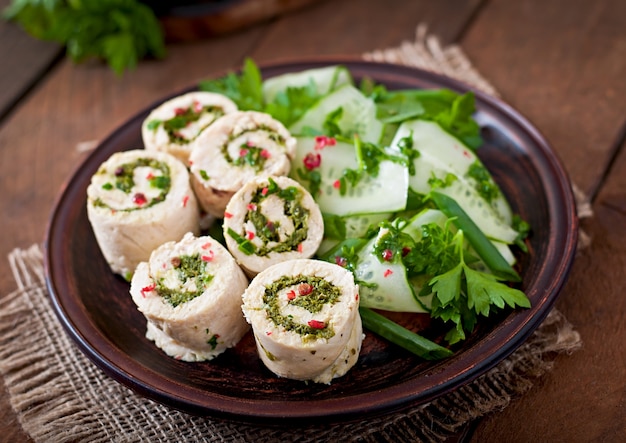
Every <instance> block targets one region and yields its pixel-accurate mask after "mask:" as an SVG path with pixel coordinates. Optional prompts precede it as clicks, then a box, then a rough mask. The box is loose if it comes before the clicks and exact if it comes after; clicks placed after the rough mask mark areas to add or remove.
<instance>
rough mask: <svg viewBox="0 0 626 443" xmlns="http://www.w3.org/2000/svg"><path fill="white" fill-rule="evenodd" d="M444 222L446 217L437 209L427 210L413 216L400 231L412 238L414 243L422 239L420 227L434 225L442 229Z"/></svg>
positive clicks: (446, 219)
mask: <svg viewBox="0 0 626 443" xmlns="http://www.w3.org/2000/svg"><path fill="white" fill-rule="evenodd" d="M446 221H448V217H446V215H445V214H444V213H443V212H441V211H440V210H438V209H430V208H427V209H424V210H422V211H421V212H419V213H417V214H415V216H413V218H411V220H410V221H409V223H408V224H407V225H406V226H405V227H404V228H402V231H404V232H406V233H407V234H409V235H410V236H411V237H413V239H414V240H415V241H420V239H421V238H422V226H424V225H428V224H430V223H436V224H437V225H439V226H440V227H442V228H443V227H444V226H445V224H446Z"/></svg>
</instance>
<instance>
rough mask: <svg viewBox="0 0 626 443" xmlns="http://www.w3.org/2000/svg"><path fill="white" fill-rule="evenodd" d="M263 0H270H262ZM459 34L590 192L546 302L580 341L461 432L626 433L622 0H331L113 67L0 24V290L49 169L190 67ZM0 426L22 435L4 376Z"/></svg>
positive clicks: (187, 81)
mask: <svg viewBox="0 0 626 443" xmlns="http://www.w3.org/2000/svg"><path fill="white" fill-rule="evenodd" d="M269 3H272V2H269ZM6 4H8V0H0V6H3V5H6ZM419 22H423V23H427V24H428V26H429V31H430V32H431V33H433V34H435V35H437V36H438V37H439V38H440V39H441V41H442V42H443V43H444V44H450V43H456V44H458V45H460V46H461V47H462V49H463V50H464V51H465V53H466V54H467V55H468V56H469V58H470V59H471V61H472V63H473V64H474V65H475V67H476V68H477V69H478V71H479V72H481V73H482V74H483V75H484V76H485V77H486V78H487V79H488V80H489V81H490V82H491V83H492V84H493V85H494V86H495V88H496V89H497V90H498V91H499V92H500V93H501V95H502V98H503V99H504V100H505V101H507V102H508V103H509V104H510V105H512V106H513V107H514V108H516V109H517V110H519V111H520V112H521V113H522V114H524V115H525V116H527V117H528V118H529V119H530V120H531V121H532V122H534V124H535V125H536V126H537V127H538V128H539V130H540V131H541V132H542V133H543V134H544V135H545V136H546V137H547V139H548V140H549V141H550V142H551V143H552V145H553V147H554V149H555V151H556V152H557V153H558V155H559V156H560V158H561V160H562V162H563V164H564V166H565V168H566V169H567V171H568V172H569V174H570V177H571V179H572V181H573V182H574V183H575V184H576V185H577V186H578V187H579V188H580V189H581V190H583V191H584V192H585V193H587V195H588V196H589V197H590V200H591V202H592V207H593V211H594V216H593V217H592V218H591V219H588V220H584V221H583V223H582V227H583V229H584V231H585V232H586V233H587V234H588V235H589V236H590V238H591V245H590V246H589V247H588V248H587V249H586V250H584V251H583V252H582V253H581V254H580V255H579V256H578V257H577V259H576V262H575V264H574V267H573V270H572V273H571V276H570V279H569V281H568V283H567V286H566V291H565V294H564V295H563V296H562V297H561V298H560V299H559V300H558V301H557V304H556V306H557V308H558V309H560V310H561V311H562V312H563V313H564V314H565V316H566V317H567V318H568V319H569V320H570V322H571V323H573V325H574V327H575V328H576V329H577V330H578V331H579V332H580V334H581V336H582V340H583V348H582V349H581V350H580V351H577V352H575V353H573V354H572V355H569V356H568V355H560V356H558V357H557V358H556V360H555V362H554V367H553V369H552V370H551V371H550V372H548V373H547V374H545V375H544V376H543V377H541V378H540V380H539V381H538V382H537V383H536V385H535V386H534V387H533V389H532V390H531V391H530V392H528V393H527V394H525V395H524V396H523V397H521V398H519V399H517V400H515V401H514V402H513V403H512V404H511V405H510V406H509V407H507V408H506V409H504V410H503V411H502V412H498V413H494V414H491V415H489V416H487V417H485V418H484V419H482V420H480V422H478V423H476V424H475V426H472V429H471V432H470V433H469V435H468V436H467V437H466V440H467V441H472V442H502V441H508V442H512V441H514V442H530V441H603V442H613V441H615V442H617V441H626V346H625V345H624V341H625V340H626V296H625V295H626V294H625V291H624V290H625V289H626V278H625V274H626V154H625V153H624V150H625V149H624V137H625V128H626V2H625V1H623V0H602V1H586V0H517V1H509V0H490V1H481V0H467V1H463V0H441V1H437V2H434V1H429V0H387V1H376V0H367V1H364V0H360V1H357V0H330V1H319V2H313V3H312V4H311V5H309V6H307V7H305V8H302V9H300V10H298V11H295V12H293V13H290V14H288V15H283V16H280V17H278V18H274V19H273V20H271V21H268V22H264V23H261V24H257V25H254V26H249V27H246V28H245V29H244V30H241V31H239V32H236V33H233V34H229V35H225V36H220V37H214V38H210V39H204V40H202V41H196V42H193V43H177V44H169V45H168V48H167V49H168V55H167V58H166V59H165V60H163V61H146V62H142V63H141V64H140V65H139V66H138V68H137V69H136V70H134V71H132V72H130V73H127V74H125V75H124V76H123V77H118V76H116V75H115V74H113V72H111V71H110V70H109V69H108V68H106V67H105V66H103V65H101V64H99V63H88V64H85V65H79V66H76V65H74V64H72V63H71V62H69V61H68V60H67V59H66V58H65V57H64V56H63V53H62V49H61V48H59V47H57V46H56V45H54V44H50V43H42V42H39V41H36V40H34V39H32V38H30V37H28V36H27V35H26V34H25V33H23V32H22V31H21V30H20V29H19V28H17V27H16V26H15V25H13V24H8V23H1V24H0V60H2V62H1V63H2V65H1V66H2V67H0V189H1V193H0V204H1V212H0V214H1V215H0V217H1V220H2V231H1V234H0V260H2V265H3V269H4V272H2V273H1V274H0V294H2V295H4V294H7V293H9V292H10V291H13V290H14V289H15V283H14V281H13V279H12V276H11V273H10V272H9V270H8V263H7V261H6V256H7V254H8V253H9V252H10V251H11V250H12V249H13V248H15V247H28V246H29V245H31V244H33V243H35V242H42V240H43V238H44V230H45V227H46V222H47V219H48V217H49V214H50V212H51V210H52V205H53V202H54V200H55V198H56V196H57V195H58V193H59V191H60V189H61V186H62V184H63V183H64V182H65V181H66V180H67V179H68V178H69V176H70V174H71V172H72V171H73V170H74V168H76V166H77V165H78V164H79V163H80V162H81V161H82V160H83V159H84V158H85V156H86V154H85V153H84V152H82V151H80V150H79V149H77V146H78V145H80V144H81V143H84V142H89V141H93V140H100V139H102V138H103V137H105V136H106V135H107V134H109V133H110V132H111V131H113V130H114V129H115V128H116V127H117V126H118V125H120V124H122V123H123V122H124V121H125V120H127V119H128V118H129V117H131V116H132V115H133V114H135V113H136V112H138V111H139V110H141V109H143V108H144V107H146V106H148V105H149V104H151V103H152V102H154V101H155V100H157V99H159V98H161V97H163V96H165V95H168V94H171V93H172V92H174V91H177V90H179V89H181V88H183V87H186V86H189V85H191V84H195V82H197V81H198V80H199V79H201V78H204V77H208V76H211V75H213V74H215V73H217V72H221V71H223V70H225V69H235V68H238V67H239V66H240V65H241V63H242V61H243V59H244V57H246V56H250V57H252V58H253V59H254V60H256V61H257V62H259V63H264V62H268V61H273V60H279V59H293V58H298V57H303V56H315V55H330V54H332V55H350V56H357V55H359V54H361V53H363V52H365V51H369V50H373V49H379V48H386V47H390V46H395V45H398V44H399V43H400V42H401V41H403V40H412V39H413V36H414V32H415V28H416V25H417V24H418V23H419ZM0 440H3V441H28V438H27V436H26V435H25V434H24V433H23V431H22V430H21V428H20V425H19V424H18V422H17V421H16V416H15V414H14V413H13V411H12V409H11V406H10V404H9V400H8V395H7V393H6V388H5V387H4V385H2V388H1V389H0Z"/></svg>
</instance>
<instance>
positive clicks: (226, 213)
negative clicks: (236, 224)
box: [224, 212, 233, 218]
mask: <svg viewBox="0 0 626 443" xmlns="http://www.w3.org/2000/svg"><path fill="white" fill-rule="evenodd" d="M232 216H233V214H231V213H230V212H224V218H232Z"/></svg>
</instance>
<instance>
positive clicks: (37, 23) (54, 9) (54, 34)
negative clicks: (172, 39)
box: [3, 0, 165, 74]
mask: <svg viewBox="0 0 626 443" xmlns="http://www.w3.org/2000/svg"><path fill="white" fill-rule="evenodd" d="M3 15H4V17H5V18H6V19H8V20H12V21H15V22H16V23H18V24H19V25H20V26H22V28H24V30H25V31H26V32H27V33H29V34H30V35H32V36H33V37H35V38H38V39H41V40H51V41H55V42H58V43H60V44H62V45H64V46H66V49H67V55H68V56H69V57H70V58H71V59H72V60H73V61H74V62H77V63H78V62H82V61H84V60H87V59H90V58H97V59H102V60H104V61H106V62H107V63H108V65H109V66H110V67H111V68H112V69H113V70H114V71H115V72H116V73H117V74H122V73H123V72H124V70H126V69H132V68H134V67H135V66H136V65H137V62H138V60H139V59H141V58H144V57H148V56H153V57H156V58H162V57H164V56H165V45H164V42H163V40H164V39H163V32H162V30H161V26H160V24H159V21H158V20H157V18H156V16H155V15H154V13H153V12H152V10H151V9H150V8H149V7H148V6H146V5H144V4H142V3H140V2H138V1H135V0H100V1H97V2H96V1H69V0H47V1H41V0H14V1H13V2H12V4H11V5H9V7H8V8H7V9H5V10H4V14H3Z"/></svg>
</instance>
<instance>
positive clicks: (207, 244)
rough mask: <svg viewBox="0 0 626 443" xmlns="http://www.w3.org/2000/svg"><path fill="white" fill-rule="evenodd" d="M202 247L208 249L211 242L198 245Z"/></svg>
mask: <svg viewBox="0 0 626 443" xmlns="http://www.w3.org/2000/svg"><path fill="white" fill-rule="evenodd" d="M200 247H201V248H202V249H209V248H210V247H211V242H206V243H205V244H203V245H202V246H200Z"/></svg>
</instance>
